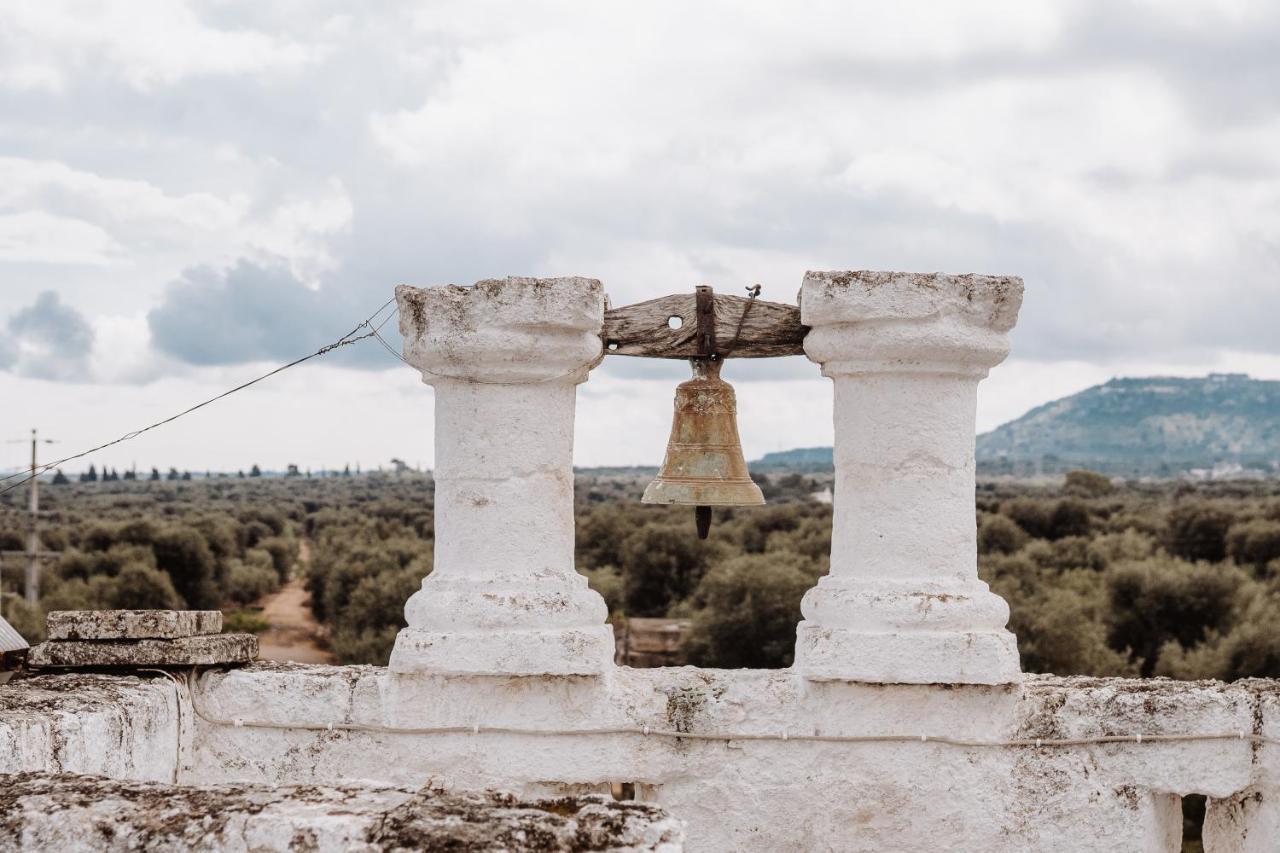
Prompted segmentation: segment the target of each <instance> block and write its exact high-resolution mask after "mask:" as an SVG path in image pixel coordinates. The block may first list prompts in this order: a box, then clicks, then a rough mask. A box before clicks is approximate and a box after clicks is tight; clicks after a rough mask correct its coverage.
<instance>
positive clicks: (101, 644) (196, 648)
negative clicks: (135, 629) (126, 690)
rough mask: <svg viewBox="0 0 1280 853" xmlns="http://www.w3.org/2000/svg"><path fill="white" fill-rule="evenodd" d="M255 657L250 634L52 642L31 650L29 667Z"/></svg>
mask: <svg viewBox="0 0 1280 853" xmlns="http://www.w3.org/2000/svg"><path fill="white" fill-rule="evenodd" d="M257 656H258V638H257V637H255V636H254V635H253V634H214V635H212V636H204V637H178V638H175V639H172V640H161V639H147V640H55V641H52V642H48V643H41V644H40V645H38V646H36V647H35V648H34V649H32V650H31V655H30V657H28V658H27V664H28V665H29V666H32V667H37V668H40V667H98V666H106V667H112V666H121V667H137V666H212V665H215V664H228V663H249V662H250V661H252V660H253V659H254V658H256V657H257Z"/></svg>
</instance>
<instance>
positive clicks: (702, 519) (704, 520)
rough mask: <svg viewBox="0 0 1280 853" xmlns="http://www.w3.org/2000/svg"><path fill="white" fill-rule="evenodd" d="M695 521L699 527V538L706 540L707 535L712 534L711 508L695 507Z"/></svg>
mask: <svg viewBox="0 0 1280 853" xmlns="http://www.w3.org/2000/svg"><path fill="white" fill-rule="evenodd" d="M693 520H694V523H695V524H697V525H698V538H699V539H706V538H707V534H708V533H710V532H711V507H709V506H695V507H694V508H693Z"/></svg>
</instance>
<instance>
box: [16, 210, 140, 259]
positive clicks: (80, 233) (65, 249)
mask: <svg viewBox="0 0 1280 853" xmlns="http://www.w3.org/2000/svg"><path fill="white" fill-rule="evenodd" d="M119 255H120V246H119V245H118V244H117V243H116V242H115V240H113V239H112V238H111V235H110V234H108V233H107V232H106V231H105V230H103V229H102V228H99V227H98V226H96V225H93V224H91V223H89V222H84V221H83V220H79V219H72V218H70V217H66V216H55V215H53V214H49V213H45V212H44V211H39V210H32V211H25V212H22V213H0V263H5V262H8V263H37V264H88V265H91V266H106V265H108V264H110V263H111V262H112V260H113V258H118V257H119Z"/></svg>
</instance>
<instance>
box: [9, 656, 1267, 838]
mask: <svg viewBox="0 0 1280 853" xmlns="http://www.w3.org/2000/svg"><path fill="white" fill-rule="evenodd" d="M53 679H68V680H69V681H70V682H71V683H70V684H69V685H68V686H67V688H66V689H58V690H49V689H48V686H47V685H48V682H49V681H50V680H53ZM112 681H114V682H119V684H117V685H110V684H108V682H112ZM40 683H43V684H40ZM195 688H196V689H195V690H194V691H193V693H192V694H191V695H188V694H187V692H186V690H185V689H184V690H181V691H179V690H178V689H177V688H175V687H174V685H173V684H172V683H171V682H169V681H167V680H162V679H160V680H156V681H152V682H149V683H146V684H143V683H141V682H138V681H136V680H135V679H132V678H121V677H108V676H94V677H92V678H91V679H83V678H82V677H79V676H46V677H42V678H40V679H34V680H30V679H28V680H18V681H14V682H11V683H10V684H9V685H6V686H4V687H0V702H3V703H5V704H3V705H0V707H4V708H6V709H8V708H10V707H12V706H13V705H14V704H15V703H17V702H22V701H23V700H24V699H34V700H36V701H32V702H29V703H28V704H29V707H28V710H27V711H25V712H24V714H23V722H22V725H21V726H20V727H19V729H17V730H15V729H14V728H12V727H11V726H9V723H10V722H11V720H10V719H9V718H8V716H6V717H4V718H0V742H4V741H5V739H6V738H8V739H10V740H9V742H12V739H13V738H19V739H21V740H22V741H23V742H24V743H26V744H27V747H26V748H25V749H23V750H21V751H20V752H18V753H16V754H11V755H9V757H8V761H7V763H6V764H5V765H3V768H2V769H3V770H4V772H15V771H18V770H42V771H48V770H57V769H59V768H60V769H62V770H65V771H72V772H90V773H101V774H105V775H110V776H114V777H116V778H125V779H161V780H165V781H167V780H170V779H173V775H172V772H173V769H174V767H175V765H177V764H178V763H179V762H178V759H177V739H176V731H175V730H174V729H173V728H167V729H166V726H167V725H170V723H166V722H165V721H171V720H172V717H171V716H169V714H168V712H167V711H165V710H164V709H165V708H171V707H172V706H173V705H175V704H177V703H178V700H179V697H181V708H182V710H181V713H182V714H183V716H184V719H187V720H192V721H194V722H193V724H192V726H191V731H190V734H189V737H188V740H189V743H188V747H187V753H186V754H185V755H184V758H183V760H182V762H181V765H182V766H181V767H180V768H179V770H178V775H177V781H178V782H180V783H183V784H199V785H210V784H215V783H236V784H259V785H261V784H266V785H277V784H279V785H309V784H325V785H365V786H368V785H374V786H376V785H383V786H396V787H399V788H408V789H416V788H420V787H422V786H424V785H428V784H431V785H436V786H442V787H444V788H446V789H449V790H453V791H479V790H485V789H497V790H503V791H509V792H511V793H513V794H515V795H517V796H520V797H524V798H535V797H545V796H560V795H580V794H584V793H606V792H607V791H608V789H609V783H614V782H631V783H634V784H635V788H636V792H637V798H638V799H639V800H641V801H642V802H645V803H648V804H652V805H656V806H659V807H661V808H663V809H664V810H666V811H667V812H668V813H669V814H671V815H672V816H673V817H675V818H677V819H680V820H682V821H684V822H685V824H686V832H687V849H690V850H717V851H718V850H770V851H773V850H780V851H810V850H858V851H863V850H865V851H872V850H874V851H880V850H898V851H912V850H919V851H932V850H938V849H955V850H983V851H1063V850H1068V851H1074V850H1079V851H1126V852H1127V851H1173V850H1177V849H1178V838H1179V836H1180V832H1181V812H1180V808H1179V797H1181V796H1182V795H1185V794H1190V793H1200V794H1206V795H1208V796H1209V797H1210V798H1211V799H1210V805H1209V815H1208V818H1207V820H1206V824H1205V838H1206V849H1207V850H1210V851H1217V853H1222V852H1223V851H1232V853H1235V851H1249V852H1250V853H1262V851H1274V850H1276V849H1280V780H1278V779H1277V775H1276V768H1277V766H1280V765H1278V764H1277V762H1280V750H1278V749H1277V747H1275V746H1265V745H1257V744H1253V743H1250V742H1249V741H1247V740H1238V739H1228V740H1199V741H1189V742H1179V743H1151V742H1150V741H1148V742H1144V743H1142V744H1135V743H1116V744H1093V745H1081V746H1042V747H1040V748H1036V747H1035V746H1021V747H1007V746H991V747H960V746H951V745H947V744H942V743H936V742H930V741H925V742H908V743H901V742H899V743H885V742H872V743H829V742H825V743H824V742H806V741H803V740H798V739H797V736H798V735H804V734H815V733H817V734H827V735H841V734H843V735H876V734H879V735H911V736H913V737H918V736H919V735H921V734H926V735H928V736H929V737H930V738H935V737H943V736H946V737H951V738H964V739H973V740H983V741H999V740H1005V739H1011V738H1031V739H1034V738H1042V739H1044V740H1046V741H1047V740H1053V739H1062V738H1096V737H1100V736H1108V735H1133V734H1144V735H1146V736H1148V737H1149V736H1151V735H1169V734H1209V733H1221V734H1228V735H1229V734H1231V733H1246V734H1262V735H1265V736H1268V737H1271V738H1277V737H1280V683H1277V682H1274V681H1267V680H1251V681H1243V682H1238V683H1236V684H1232V685H1224V684H1220V683H1214V682H1197V683H1183V682H1173V681H1167V680H1161V679H1153V680H1125V679H1086V678H1055V677H1052V676H1028V677H1027V678H1026V679H1025V680H1024V682H1023V683H1022V684H1020V685H1004V686H982V685H969V686H956V687H946V686H941V685H932V686H929V685H872V684H857V683H843V682H830V681H821V682H815V681H812V680H809V679H806V678H804V677H802V676H800V675H799V674H798V673H796V672H795V671H788V670H776V671H751V670H735V671H725V670H697V669H693V668H689V667H683V668H677V669H654V670H631V669H628V668H625V667H620V668H618V669H616V670H615V671H613V672H611V673H609V674H607V675H606V676H604V677H533V678H528V677H521V678H505V677H502V678H494V677H460V676H429V677H423V676H420V675H403V674H398V673H395V672H392V671H390V670H387V669H383V668H379V667H325V666H300V665H279V664H256V665H253V666H251V667H247V668H244V669H239V670H231V671H212V670H211V671H206V672H203V673H202V674H201V675H200V676H199V677H198V679H197V681H196V682H195ZM193 700H194V701H193ZM95 707H96V709H97V710H96V711H95V710H94V708H95ZM86 713H87V714H90V715H92V714H94V713H105V714H107V715H108V716H109V717H110V718H111V719H115V720H119V719H125V718H128V719H132V720H133V722H132V723H131V725H132V726H133V727H134V730H135V732H136V733H138V734H135V735H132V736H130V737H127V738H126V739H125V741H124V745H123V747H122V746H121V745H120V744H121V740H120V735H119V734H118V732H119V729H115V728H112V727H110V726H107V727H105V728H92V727H90V728H88V729H86V730H85V731H83V732H82V733H80V734H78V735H76V736H73V737H69V738H63V739H61V740H60V741H59V742H58V745H56V746H55V745H54V741H53V740H52V739H50V738H47V737H44V736H42V735H39V734H34V733H37V732H42V731H47V730H59V729H62V730H65V729H66V728H67V727H68V726H74V725H75V723H74V721H76V720H77V719H78V718H80V717H82V716H83V715H85V714H86ZM202 715H203V716H202ZM146 719H150V720H151V721H152V723H153V725H154V729H153V731H154V735H155V736H154V738H153V739H146V738H143V737H142V736H141V732H143V731H144V730H145V726H140V725H139V723H138V720H146ZM237 721H238V722H239V725H237V724H236V722H237ZM262 724H270V725H271V726H278V728H277V727H265V726H264V725H262ZM330 724H332V727H330ZM477 724H478V725H481V726H483V727H485V728H490V727H499V726H507V727H511V728H517V729H525V730H530V729H533V730H557V731H562V732H565V733H563V734H555V735H547V734H498V733H489V732H487V731H486V732H481V733H479V734H473V733H471V731H469V730H470V728H471V727H472V726H474V725H477ZM184 725H185V724H184ZM351 725H355V726H364V727H367V729H366V730H360V731H350V730H344V729H343V728H342V727H343V726H351ZM7 726H9V727H8V728H6V727H7ZM440 726H452V727H461V728H462V729H464V731H462V732H456V733H448V734H423V733H414V732H407V733H393V732H391V731H385V729H392V728H398V729H422V728H431V727H440ZM645 726H649V727H650V729H651V731H657V730H660V729H676V730H680V731H686V732H690V733H701V734H716V733H728V732H731V733H735V734H740V735H746V734H755V735H762V736H768V737H769V738H770V739H768V740H746V739H741V740H731V741H728V742H725V741H718V740H709V741H694V740H675V739H670V738H665V737H657V736H654V735H652V734H651V735H649V736H645V735H643V734H640V733H636V734H631V733H626V734H586V733H580V734H572V733H569V732H573V731H575V730H576V731H582V730H598V729H601V728H615V727H622V728H638V729H641V730H643V727H645ZM784 733H786V734H787V735H788V737H787V739H785V740H783V739H782V735H783V734H784ZM42 738H43V739H42ZM41 749H43V750H45V752H40V750H41ZM121 751H123V752H127V753H128V754H130V755H135V756H139V757H140V758H134V759H132V760H131V761H130V762H129V763H120V761H121V759H120V758H119V753H120V752H121ZM146 756H149V757H146ZM141 757H146V758H145V759H142V758H141ZM166 774H167V775H166ZM3 788H4V781H3V778H2V777H0V791H2V790H3ZM286 811H287V810H286ZM304 811H305V809H304ZM335 831H336V829H335ZM335 837H336V836H335Z"/></svg>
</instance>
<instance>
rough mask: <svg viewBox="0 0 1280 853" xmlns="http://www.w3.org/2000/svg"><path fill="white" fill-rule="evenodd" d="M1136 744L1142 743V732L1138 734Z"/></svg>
mask: <svg viewBox="0 0 1280 853" xmlns="http://www.w3.org/2000/svg"><path fill="white" fill-rule="evenodd" d="M1137 742H1138V743H1142V732H1138V738H1137Z"/></svg>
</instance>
